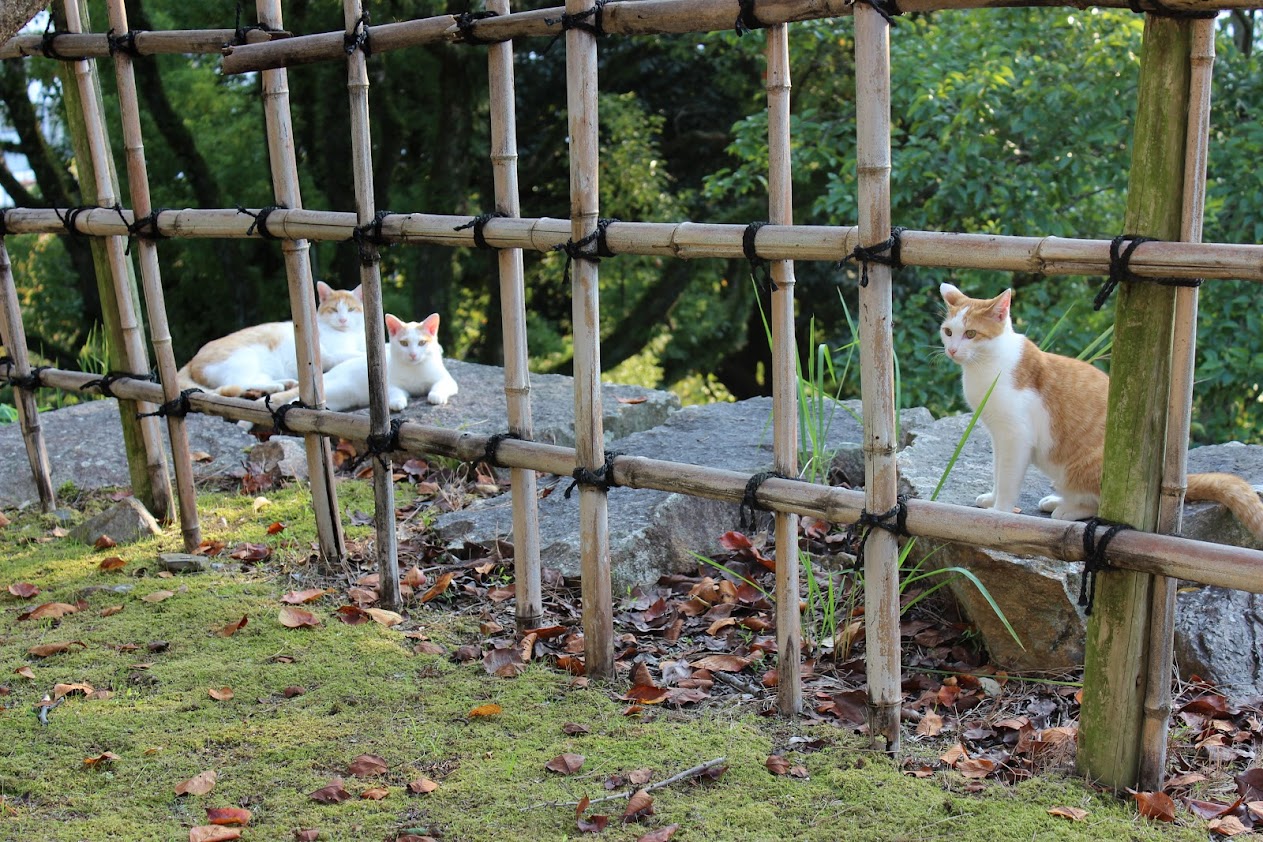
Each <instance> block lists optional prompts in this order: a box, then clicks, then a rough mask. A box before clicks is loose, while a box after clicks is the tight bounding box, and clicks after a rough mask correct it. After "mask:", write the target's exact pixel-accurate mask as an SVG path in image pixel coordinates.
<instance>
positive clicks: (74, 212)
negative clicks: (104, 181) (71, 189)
mask: <svg viewBox="0 0 1263 842" xmlns="http://www.w3.org/2000/svg"><path fill="white" fill-rule="evenodd" d="M101 209H102V208H101V206H100V205H75V206H74V207H72V208H66V215H65V216H62V215H61V214H60V213H58V211H57V208H53V215H54V216H56V217H57V219H58V220H59V221H60V222H61V225H62V227H63V228H65V229H66V233H67V234H69V235H70V236H72V237H82V236H84V234H83V232H82V231H80V230H79V229H78V228H76V227H75V224H76V223H77V222H78V221H79V215H80V214H82V213H87V212H88V211H93V210H101ZM105 210H119V208H118V207H117V206H115V207H112V208H105Z"/></svg>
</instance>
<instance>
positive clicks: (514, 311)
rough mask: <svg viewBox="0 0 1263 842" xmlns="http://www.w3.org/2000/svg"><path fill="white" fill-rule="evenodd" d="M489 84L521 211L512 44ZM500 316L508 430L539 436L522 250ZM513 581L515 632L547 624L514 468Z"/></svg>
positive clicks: (506, 206) (526, 483)
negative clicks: (533, 414)
mask: <svg viewBox="0 0 1263 842" xmlns="http://www.w3.org/2000/svg"><path fill="white" fill-rule="evenodd" d="M487 9H488V10H489V11H492V12H495V13H496V14H499V15H507V14H508V13H509V0H489V2H488V3H487ZM487 65H488V67H487V71H488V77H489V79H490V83H491V165H492V173H493V178H494V180H495V193H496V210H497V211H499V212H500V213H503V214H506V215H507V216H512V217H517V216H521V215H522V208H521V205H520V203H519V196H518V181H517V110H516V103H515V101H514V94H513V42H511V41H502V42H500V43H498V44H491V45H489V46H488V47H487ZM497 259H498V261H499V264H500V319H501V322H502V324H503V326H504V396H505V401H506V403H507V404H508V412H509V432H510V433H512V434H513V435H515V436H518V437H519V438H523V439H530V438H533V437H534V435H535V428H534V424H533V423H532V420H531V376H530V369H529V368H528V360H527V348H526V291H525V280H524V272H523V267H522V250H521V249H500V250H499V251H498V252H497ZM509 478H510V482H511V483H512V489H513V581H514V587H515V589H516V602H517V606H516V614H517V630H518V632H519V633H521V632H524V631H526V630H527V629H533V628H538V627H539V626H541V625H543V619H544V600H543V592H542V585H541V581H540V561H539V507H538V504H537V498H536V491H535V472H534V471H528V470H526V469H525V468H513V469H512V470H511V471H510V473H509Z"/></svg>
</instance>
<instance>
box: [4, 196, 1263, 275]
mask: <svg viewBox="0 0 1263 842" xmlns="http://www.w3.org/2000/svg"><path fill="white" fill-rule="evenodd" d="M257 211H258V208H253V209H250V212H251V213H256V212H257ZM57 214H61V215H62V216H65V209H58V210H52V209H43V208H11V209H9V210H7V211H6V212H5V221H6V223H7V224H8V226H9V232H10V233H12V234H59V233H63V232H64V231H65V227H64V226H63V225H62V221H61V219H60V218H59V217H58V215H57ZM472 219H473V217H469V216H452V215H444V214H429V213H396V214H390V215H388V216H386V217H385V219H384V221H383V223H382V236H383V238H384V239H385V240H386V241H388V242H399V243H405V244H409V243H411V244H420V243H424V244H428V245H442V246H450V247H467V248H473V247H474V235H473V231H472V230H470V229H466V230H464V231H456V230H454V229H455V228H456V227H457V226H461V225H464V224H466V223H468V222H470V221H471V220H472ZM131 221H132V214H131V211H128V210H124V211H122V212H121V216H120V213H119V212H117V211H114V210H112V209H109V208H92V209H90V210H86V211H84V212H83V213H81V214H79V215H78V216H77V217H76V219H75V230H76V231H78V232H79V233H81V234H89V235H92V236H99V237H104V236H119V235H123V236H125V235H126V234H127V224H128V223H130V222H131ZM253 223H254V219H253V218H251V216H248V215H247V214H244V213H240V212H239V211H236V210H233V209H215V210H197V209H182V210H168V211H164V212H163V213H162V214H161V215H160V216H159V218H158V230H159V232H160V233H161V234H162V235H163V236H166V237H195V238H224V239H226V238H242V237H250V236H254V237H258V236H260V235H259V233H258V232H257V231H256V232H255V233H254V234H249V233H247V231H248V229H249V228H250V227H251V226H252V225H253ZM355 224H356V218H355V214H353V213H344V212H340V211H317V210H276V211H273V212H272V213H271V214H270V215H269V216H268V218H267V228H268V230H269V231H270V232H271V233H272V234H273V235H275V236H277V237H279V238H284V239H295V240H297V239H309V240H320V241H330V240H349V239H350V238H351V235H352V234H353V233H354V231H355ZM745 229H746V226H744V225H728V224H718V223H700V222H618V223H616V224H614V225H611V226H610V227H609V229H608V231H607V236H606V242H607V243H608V244H609V247H610V250H611V251H613V252H614V253H615V254H639V255H651V256H661V257H679V258H682V259H685V260H693V259H697V258H703V257H717V258H726V259H732V258H743V257H744V256H745V252H744V251H743V250H742V245H741V244H742V237H743V235H744V233H745ZM484 233H485V235H486V239H487V243H488V244H489V245H491V246H492V247H495V248H520V249H530V250H532V251H540V252H548V251H552V250H553V249H554V248H556V247H557V246H559V245H562V244H564V243H565V242H566V240H567V239H569V237H570V221H569V220H567V219H551V218H548V217H540V218H536V219H532V218H520V219H516V218H515V219H507V218H498V219H492V220H490V221H489V222H488V223H487V224H486V226H485V228H484ZM858 244H859V228H858V227H856V226H832V225H767V226H764V227H763V228H760V229H759V244H758V246H759V256H760V257H763V258H765V259H768V260H839V259H841V258H842V257H843V256H845V255H847V254H850V252H851V251H852V250H853V249H854V248H855V246H856V245H858ZM1109 247H1110V243H1109V240H1078V239H1070V238H1066V237H1008V236H1001V235H998V234H953V233H945V232H940V231H904V232H903V233H902V234H901V235H900V249H901V251H900V258H901V259H902V261H903V263H904V264H905V265H907V266H937V267H942V268H947V269H994V270H997V271H1003V272H1029V273H1033V274H1038V275H1104V274H1106V273H1108V271H1109V250H1110V248H1109ZM1128 268H1129V269H1130V270H1131V272H1132V273H1133V274H1136V275H1141V276H1146V277H1160V278H1161V277H1173V278H1205V279H1210V280H1223V279H1239V280H1247V281H1263V245H1240V244H1233V243H1179V242H1156V243H1145V244H1144V245H1142V246H1140V247H1139V248H1137V249H1136V252H1135V254H1134V255H1132V258H1131V262H1130V263H1129V264H1128Z"/></svg>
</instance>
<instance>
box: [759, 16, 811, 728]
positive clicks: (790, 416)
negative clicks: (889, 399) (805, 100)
mask: <svg viewBox="0 0 1263 842" xmlns="http://www.w3.org/2000/svg"><path fill="white" fill-rule="evenodd" d="M766 57H767V105H768V118H767V123H768V220H769V221H770V222H771V223H772V224H775V225H791V224H793V221H794V210H793V208H794V201H793V182H792V179H791V174H790V150H789V144H790V132H789V106H790V97H789V91H790V77H789V32H788V27H786V25H785V24H783V23H782V24H777V25H776V26H773V27H771V28H769V29H768V31H767V47H766ZM770 268H771V272H772V284H773V292H772V454H773V465H774V467H775V469H776V471H777V472H778V473H780V474H783V475H785V476H787V477H796V476H798V368H797V366H796V365H795V362H796V359H795V358H796V356H797V354H798V345H797V343H796V342H795V340H794V264H793V262H791V261H788V260H778V261H776V262H774V263H772V264H771V267H770ZM798 575H799V557H798V516H797V515H795V514H792V513H787V512H781V513H778V514H777V515H776V652H777V662H776V664H777V666H776V672H777V685H776V702H777V708H778V709H779V710H780V712H781V715H782V716H796V715H797V714H798V713H799V712H800V711H801V710H802V706H803V689H802V643H803V634H802V614H801V612H800V611H799V608H798V602H799V590H798Z"/></svg>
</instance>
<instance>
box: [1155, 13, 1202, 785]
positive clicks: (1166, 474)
mask: <svg viewBox="0 0 1263 842" xmlns="http://www.w3.org/2000/svg"><path fill="white" fill-rule="evenodd" d="M1191 29H1192V47H1191V55H1190V61H1191V65H1192V81H1191V84H1190V86H1189V110H1188V128H1187V131H1186V133H1185V134H1186V137H1187V138H1188V140H1187V147H1186V149H1185V160H1184V190H1183V193H1184V202H1183V211H1182V213H1181V221H1180V239H1182V240H1184V241H1185V242H1190V243H1197V242H1201V239H1202V217H1203V215H1204V213H1205V206H1206V158H1207V152H1208V149H1207V147H1208V145H1209V140H1210V96H1211V81H1212V76H1213V75H1214V73H1213V71H1214V65H1215V21H1214V20H1213V19H1202V20H1196V21H1193V23H1192V25H1191ZM1174 333H1175V335H1174V338H1173V340H1172V343H1171V394H1170V396H1169V398H1168V400H1167V437H1166V448H1165V458H1164V461H1163V465H1162V496H1161V498H1160V500H1159V504H1158V531H1159V532H1162V533H1164V534H1167V535H1178V534H1179V532H1180V529H1181V527H1182V514H1183V511H1184V492H1185V491H1186V490H1187V487H1188V470H1187V460H1188V435H1189V425H1190V422H1191V420H1192V411H1193V373H1194V362H1195V359H1196V355H1197V354H1196V352H1197V288H1196V287H1180V288H1178V289H1176V291H1175V327H1174ZM1176 584H1177V580H1175V579H1173V578H1171V577H1170V576H1155V577H1154V579H1153V605H1152V608H1151V609H1150V610H1151V612H1152V619H1151V621H1150V628H1149V646H1150V651H1149V665H1148V675H1147V677H1146V687H1145V702H1144V719H1143V722H1142V724H1141V731H1140V775H1139V783H1138V786H1139V788H1140V789H1143V790H1150V791H1159V790H1161V789H1162V782H1163V777H1164V775H1165V773H1166V760H1167V727H1168V723H1169V721H1170V719H1171V672H1172V666H1173V662H1174V652H1173V650H1174V636H1175V587H1176Z"/></svg>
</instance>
